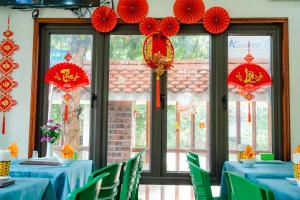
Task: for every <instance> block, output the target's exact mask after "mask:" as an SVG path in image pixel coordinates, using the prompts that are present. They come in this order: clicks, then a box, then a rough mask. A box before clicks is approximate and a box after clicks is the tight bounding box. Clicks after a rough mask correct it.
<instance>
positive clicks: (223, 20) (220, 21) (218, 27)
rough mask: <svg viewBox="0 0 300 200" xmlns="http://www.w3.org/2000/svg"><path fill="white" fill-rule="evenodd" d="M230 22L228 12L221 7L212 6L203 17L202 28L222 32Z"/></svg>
mask: <svg viewBox="0 0 300 200" xmlns="http://www.w3.org/2000/svg"><path fill="white" fill-rule="evenodd" d="M229 23H230V17H229V14H228V12H227V11H226V10H225V9H224V8H221V7H212V8H210V9H208V10H207V11H206V13H205V15H204V18H203V25H204V28H205V29H206V30H207V31H208V32H210V33H213V34H219V33H222V32H224V31H225V30H226V29H227V28H228V26H229Z"/></svg>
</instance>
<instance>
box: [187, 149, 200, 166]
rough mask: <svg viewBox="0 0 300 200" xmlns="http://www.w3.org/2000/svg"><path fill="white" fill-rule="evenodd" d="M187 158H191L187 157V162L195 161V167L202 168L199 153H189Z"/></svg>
mask: <svg viewBox="0 0 300 200" xmlns="http://www.w3.org/2000/svg"><path fill="white" fill-rule="evenodd" d="M187 156H189V158H188V157H187V160H189V159H190V160H192V161H193V159H194V162H193V163H195V165H197V166H198V167H200V159H199V155H198V154H197V153H194V152H192V151H188V153H187Z"/></svg>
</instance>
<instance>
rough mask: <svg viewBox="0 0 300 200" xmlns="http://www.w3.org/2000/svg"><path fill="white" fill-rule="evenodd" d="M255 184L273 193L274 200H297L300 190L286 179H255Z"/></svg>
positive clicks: (299, 196)
mask: <svg viewBox="0 0 300 200" xmlns="http://www.w3.org/2000/svg"><path fill="white" fill-rule="evenodd" d="M256 182H257V183H258V184H260V185H262V186H264V187H266V188H269V189H270V190H272V191H273V193H274V195H275V199H276V200H299V199H300V188H299V187H298V186H297V184H296V182H294V184H292V183H291V182H288V181H287V180H286V179H257V180H256Z"/></svg>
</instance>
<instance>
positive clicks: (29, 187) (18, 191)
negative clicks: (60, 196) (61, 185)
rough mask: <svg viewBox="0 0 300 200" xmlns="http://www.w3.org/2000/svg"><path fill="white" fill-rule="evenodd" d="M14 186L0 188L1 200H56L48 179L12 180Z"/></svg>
mask: <svg viewBox="0 0 300 200" xmlns="http://www.w3.org/2000/svg"><path fill="white" fill-rule="evenodd" d="M14 179H15V184H14V185H10V186H8V187H5V188H0V199H3V200H16V199H18V200H56V196H55V192H54V189H53V187H52V184H51V183H50V181H49V179H45V178H14Z"/></svg>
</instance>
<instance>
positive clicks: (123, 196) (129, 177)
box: [120, 156, 140, 200]
mask: <svg viewBox="0 0 300 200" xmlns="http://www.w3.org/2000/svg"><path fill="white" fill-rule="evenodd" d="M139 160H140V156H135V157H133V158H131V159H129V160H128V162H127V163H126V167H125V172H124V175H123V178H122V186H121V193H120V200H128V199H130V198H131V193H132V189H133V186H134V181H135V178H136V174H137V170H138V165H139Z"/></svg>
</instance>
